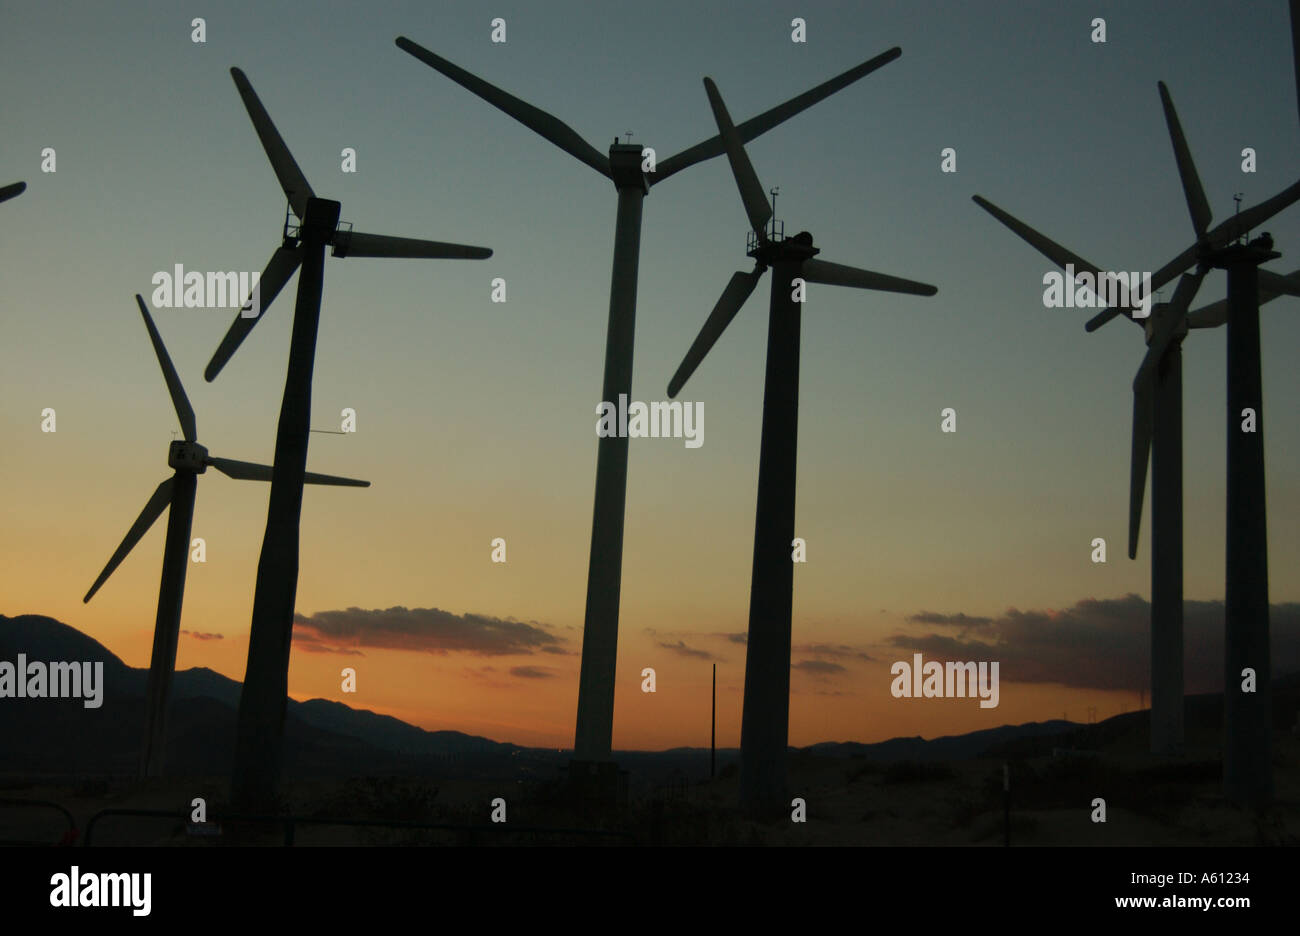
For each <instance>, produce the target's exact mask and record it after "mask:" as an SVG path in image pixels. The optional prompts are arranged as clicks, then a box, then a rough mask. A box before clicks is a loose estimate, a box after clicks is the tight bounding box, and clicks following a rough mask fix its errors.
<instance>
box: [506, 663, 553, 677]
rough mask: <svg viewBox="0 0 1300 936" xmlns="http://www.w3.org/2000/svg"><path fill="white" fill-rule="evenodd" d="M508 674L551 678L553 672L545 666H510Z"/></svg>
mask: <svg viewBox="0 0 1300 936" xmlns="http://www.w3.org/2000/svg"><path fill="white" fill-rule="evenodd" d="M510 675H511V676H518V677H519V678H520V679H551V678H552V677H554V676H555V673H554V672H552V671H551V669H550V668H549V667H546V666H512V667H510Z"/></svg>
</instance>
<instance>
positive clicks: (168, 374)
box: [82, 295, 370, 777]
mask: <svg viewBox="0 0 1300 936" xmlns="http://www.w3.org/2000/svg"><path fill="white" fill-rule="evenodd" d="M135 301H136V304H137V305H139V306H140V315H141V316H142V317H143V318H144V327H145V328H146V329H148V331H149V340H150V341H152V342H153V350H154V353H155V354H156V355H157V356H158V364H159V366H160V367H161V368H162V372H163V380H164V381H166V383H167V392H168V393H169V394H171V398H172V406H174V407H175V408H176V416H177V418H178V419H179V420H180V423H181V432H182V433H183V435H184V439H183V440H177V441H174V442H172V444H171V445H170V446H169V447H168V449H167V464H168V466H170V467H171V468H173V469H175V473H174V474H173V475H172V476H171V477H170V478H168V479H167V480H166V481H164V482H162V483H161V484H159V485H158V487H157V488H156V489H155V490H154V492H153V496H151V497H150V498H149V501H148V502H147V503H146V504H145V505H144V510H142V511H140V516H139V517H137V518H136V521H135V523H133V524H132V525H131V529H129V530H128V531H127V533H126V537H125V538H124V539H123V540H122V545H120V546H118V547H117V552H115V553H113V555H112V558H110V559H109V560H108V565H106V566H104V571H103V572H100V573H99V578H97V579H95V584H93V585H91V586H90V591H88V592H86V597H85V598H83V599H82V601H83V602H89V601H90V599H91V598H93V597H94V596H95V592H97V591H99V588H100V586H101V585H103V584H104V582H106V581H107V580H108V577H109V576H110V575H112V574H113V570H114V569H116V568H117V567H118V566H119V565H121V563H122V560H123V559H125V558H126V556H127V553H129V552H130V551H131V550H132V549H133V548H134V547H135V544H136V543H138V542H139V541H140V539H141V537H143V536H144V535H145V533H147V532H148V531H149V528H150V527H152V526H153V524H154V521H156V520H157V519H158V518H159V517H160V516H161V515H162V512H163V511H164V510H168V511H169V512H168V514H167V538H166V540H165V541H164V545H163V566H162V581H161V582H160V583H159V585H158V616H157V618H156V620H155V623H154V632H153V656H152V658H151V659H150V662H149V693H148V703H147V704H148V714H147V723H146V727H145V740H144V747H143V750H142V751H141V755H140V774H141V776H145V777H156V776H158V774H159V773H161V771H162V757H163V743H164V741H165V738H166V721H167V703H168V699H169V698H170V696H171V683H172V673H173V672H174V671H175V669H176V640H177V635H178V634H179V632H180V624H181V605H182V603H183V601H184V598H185V569H186V565H187V564H188V563H187V559H188V555H189V549H190V526H191V524H192V522H193V520H194V491H195V487H196V485H197V483H198V476H199V475H201V474H203V473H204V472H205V471H207V470H208V468H215V469H217V471H220V472H221V473H222V474H224V475H227V476H228V477H231V478H235V479H237V480H240V481H270V480H271V478H272V474H273V469H272V468H271V467H270V466H269V465H257V464H253V463H252V462H243V461H234V460H233V459H229V458H217V457H215V456H212V455H209V454H208V450H207V449H206V448H204V447H203V446H202V445H200V444H199V443H198V441H197V439H196V436H197V428H196V425H195V420H194V409H193V408H192V407H191V406H190V401H189V398H188V397H187V396H186V395H185V387H184V386H182V384H181V379H180V377H179V376H178V375H177V373H176V368H175V367H173V366H172V360H171V357H170V356H168V354H167V348H166V346H165V345H164V344H163V340H162V336H161V335H159V334H158V329H157V328H156V327H154V323H153V319H152V318H151V317H150V316H149V309H148V307H147V306H146V305H145V303H144V299H143V298H142V297H141V296H139V295H137V296H136V297H135ZM304 480H306V482H307V483H308V484H335V485H343V486H346V487H369V486H370V482H369V481H354V480H352V479H351V478H338V477H335V476H333V475H323V474H314V473H313V472H307V473H306V474H305V475H304Z"/></svg>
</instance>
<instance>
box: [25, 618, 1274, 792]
mask: <svg viewBox="0 0 1300 936" xmlns="http://www.w3.org/2000/svg"><path fill="white" fill-rule="evenodd" d="M19 653H23V654H26V656H27V659H28V660H40V661H43V662H50V661H54V660H62V661H69V662H71V661H87V660H89V661H91V662H102V663H103V664H104V694H103V699H104V702H103V705H102V706H101V707H100V708H97V709H87V708H85V707H84V706H83V705H81V704H80V702H74V701H72V700H68V701H55V700H50V699H14V698H6V699H0V774H7V775H10V776H24V777H37V776H40V777H48V778H61V777H74V778H79V777H85V776H134V775H135V772H136V771H137V769H138V766H139V763H138V761H139V753H140V747H141V743H142V741H143V737H144V724H145V699H144V695H145V686H146V680H147V677H148V670H147V669H143V668H142V669H134V668H132V667H130V666H127V665H126V664H125V663H124V662H122V660H121V659H119V658H118V657H117V656H116V655H115V654H113V652H112V651H110V650H109V649H108V648H107V647H105V646H104V645H103V644H101V643H100V642H99V641H97V640H95V639H94V638H93V637H90V636H88V635H86V634H83V633H82V632H81V631H79V630H77V629H76V628H74V627H70V626H68V625H67V624H63V623H61V622H59V621H56V620H54V619H53V618H50V617H44V616H41V615H34V614H28V615H19V616H17V617H6V616H4V615H0V660H7V661H10V662H14V661H16V660H17V656H18V654H19ZM241 688H242V687H241V685H240V683H238V682H236V681H235V680H233V679H229V678H227V677H225V676H222V675H221V674H220V673H217V672H214V671H213V670H210V669H208V668H206V667H195V668H193V669H187V670H181V671H179V672H177V673H176V676H175V682H174V684H173V690H172V710H171V716H170V719H169V722H168V732H167V746H166V765H165V768H164V772H165V773H167V774H171V775H175V776H196V777H197V776H224V775H226V774H228V773H229V770H230V763H231V758H232V757H233V756H234V741H235V719H236V713H237V711H238V707H239V694H240V691H241ZM1273 692H1274V708H1275V717H1274V725H1275V727H1276V728H1282V729H1288V728H1290V727H1291V726H1292V725H1293V724H1294V723H1295V720H1296V715H1295V712H1296V708H1297V702H1300V674H1295V673H1293V674H1290V675H1285V676H1280V677H1275V678H1274V681H1273ZM1186 705H1187V720H1188V732H1189V740H1191V738H1193V737H1196V738H1199V739H1202V740H1203V741H1205V742H1207V743H1213V742H1215V741H1217V739H1218V737H1219V734H1220V732H1221V731H1222V713H1223V700H1222V696H1221V695H1218V694H1214V695H1201V696H1188V697H1187V701H1186ZM1146 718H1147V713H1146V712H1145V711H1142V712H1127V713H1124V714H1121V715H1117V716H1114V717H1113V718H1109V719H1106V720H1105V721H1103V722H1100V723H1098V724H1096V725H1080V724H1078V723H1075V722H1069V721H1063V720H1061V719H1053V720H1051V721H1046V722H1031V723H1028V724H1023V725H1002V726H999V727H996V728H988V729H984V730H981V731H973V732H970V733H968V734H964V735H955V736H947V737H940V738H931V739H928V740H927V739H925V738H921V737H912V738H891V739H889V740H887V741H880V742H875V743H870V744H864V743H859V742H854V741H848V742H822V743H819V744H813V745H810V746H808V747H806V748H803V749H802V751H803V752H804V753H806V754H809V755H814V756H822V757H831V758H857V759H865V760H869V761H876V762H880V763H889V762H894V763H897V762H902V761H913V762H918V763H920V762H937V761H953V760H966V759H969V758H978V757H1006V756H1011V757H1015V756H1029V755H1033V754H1050V753H1051V752H1052V750H1053V749H1054V748H1072V747H1076V746H1077V747H1083V748H1088V747H1093V746H1095V745H1097V744H1103V745H1105V744H1109V743H1114V742H1116V741H1117V740H1120V739H1122V738H1124V737H1134V738H1136V737H1137V736H1138V735H1140V734H1142V733H1144V732H1145V730H1146ZM285 738H286V751H285V753H286V761H285V769H286V771H287V772H288V773H290V774H292V775H294V776H299V777H304V776H319V777H345V776H357V775H372V776H375V775H419V774H428V773H435V774H437V775H439V776H444V777H473V778H478V779H492V778H497V777H500V778H511V779H518V778H519V777H521V776H526V775H528V774H530V773H532V774H535V775H539V776H545V775H548V774H550V773H553V771H554V770H555V769H558V768H561V767H563V766H564V765H565V764H567V762H568V760H569V758H570V757H571V756H572V752H570V751H567V750H564V751H557V750H556V749H554V748H527V747H521V746H519V745H515V744H509V743H503V742H498V741H493V740H491V739H488V738H482V737H477V736H474V735H468V734H465V733H463V732H459V731H427V730H425V729H423V728H419V727H417V726H415V725H410V724H407V723H406V722H403V721H401V720H400V719H397V718H393V717H391V716H389V715H381V714H378V713H376V712H371V711H367V710H364V709H355V708H352V707H351V706H348V705H345V704H344V703H342V702H335V701H331V700H328V699H310V700H308V701H306V702H298V701H295V700H293V699H290V700H289V703H288V707H287V712H286V716H285ZM1138 746H1141V744H1139V745H1138ZM738 753H739V752H738V751H737V750H736V749H734V748H728V749H719V751H718V764H719V767H722V766H725V765H727V764H730V763H732V762H733V761H735V760H736V759H737V756H738ZM617 754H618V760H619V762H620V763H621V764H622V765H623V766H624V767H626V768H629V769H631V770H632V771H633V772H634V773H636V774H639V775H641V778H642V780H644V781H650V782H653V781H655V780H662V779H665V778H668V777H670V776H673V775H682V774H685V775H692V774H694V775H698V774H699V773H700V772H701V771H707V764H708V749H707V748H694V747H679V748H673V749H670V750H666V751H619V752H617Z"/></svg>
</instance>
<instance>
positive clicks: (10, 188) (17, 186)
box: [0, 182, 27, 202]
mask: <svg viewBox="0 0 1300 936" xmlns="http://www.w3.org/2000/svg"><path fill="white" fill-rule="evenodd" d="M25 191H27V183H26V182H15V183H13V184H12V185H5V186H0V202H7V201H8V200H9V199H11V198H17V197H18V196H19V195H21V194H22V193H23V192H25Z"/></svg>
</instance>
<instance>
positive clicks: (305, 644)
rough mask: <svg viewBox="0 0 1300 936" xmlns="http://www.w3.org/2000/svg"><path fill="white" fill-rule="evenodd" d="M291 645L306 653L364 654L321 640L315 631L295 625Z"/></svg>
mask: <svg viewBox="0 0 1300 936" xmlns="http://www.w3.org/2000/svg"><path fill="white" fill-rule="evenodd" d="M293 645H294V647H295V648H296V649H298V650H305V651H306V652H307V653H338V654H341V655H343V656H365V654H364V653H362V652H361V651H360V650H352V649H349V648H348V647H336V646H334V645H333V644H330V643H327V642H325V641H322V640H321V639H320V637H318V636H317V635H316V633H315V632H313V631H305V630H303V629H302V627H300V626H295V627H294V629H293Z"/></svg>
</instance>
